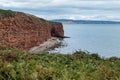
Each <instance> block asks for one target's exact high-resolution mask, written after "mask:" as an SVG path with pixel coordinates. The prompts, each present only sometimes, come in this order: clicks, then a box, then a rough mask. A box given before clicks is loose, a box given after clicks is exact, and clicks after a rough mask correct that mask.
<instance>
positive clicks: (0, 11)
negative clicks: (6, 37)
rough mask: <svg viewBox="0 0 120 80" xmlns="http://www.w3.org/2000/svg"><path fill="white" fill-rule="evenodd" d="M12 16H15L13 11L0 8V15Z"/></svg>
mask: <svg viewBox="0 0 120 80" xmlns="http://www.w3.org/2000/svg"><path fill="white" fill-rule="evenodd" d="M13 16H15V12H14V11H11V10H3V9H0V17H13Z"/></svg>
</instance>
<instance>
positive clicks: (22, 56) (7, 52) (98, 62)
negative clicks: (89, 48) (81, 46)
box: [0, 47, 120, 80]
mask: <svg viewBox="0 0 120 80" xmlns="http://www.w3.org/2000/svg"><path fill="white" fill-rule="evenodd" d="M0 80H120V60H119V58H116V57H112V58H109V59H104V58H101V57H99V55H97V54H89V52H82V51H77V52H75V53H74V54H58V53H56V54H55V53H54V54H48V53H45V52H41V53H40V54H30V53H28V52H26V51H20V50H17V49H13V48H7V47H0Z"/></svg>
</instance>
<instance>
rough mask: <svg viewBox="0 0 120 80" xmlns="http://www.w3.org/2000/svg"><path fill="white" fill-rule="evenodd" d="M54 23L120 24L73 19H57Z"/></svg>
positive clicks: (116, 22)
mask: <svg viewBox="0 0 120 80" xmlns="http://www.w3.org/2000/svg"><path fill="white" fill-rule="evenodd" d="M52 21H54V22H61V23H65V24H120V22H118V21H97V20H72V19H55V20H52Z"/></svg>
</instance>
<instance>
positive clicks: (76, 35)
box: [51, 24, 120, 58]
mask: <svg viewBox="0 0 120 80" xmlns="http://www.w3.org/2000/svg"><path fill="white" fill-rule="evenodd" d="M63 26H64V33H65V36H68V37H70V38H64V39H63V40H62V42H61V45H60V46H59V47H57V48H55V49H53V50H51V52H54V53H56V52H57V53H62V54H72V53H74V52H75V51H86V52H90V53H97V54H99V55H100V56H101V57H105V58H108V57H113V56H115V57H120V24H63Z"/></svg>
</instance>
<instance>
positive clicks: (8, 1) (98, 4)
mask: <svg viewBox="0 0 120 80" xmlns="http://www.w3.org/2000/svg"><path fill="white" fill-rule="evenodd" d="M119 5H120V0H97V1H96V0H0V7H1V8H4V9H12V10H17V11H23V12H27V13H31V14H34V15H37V16H41V17H43V18H47V19H53V18H74V19H97V20H120V14H119V13H120V6H119Z"/></svg>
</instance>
